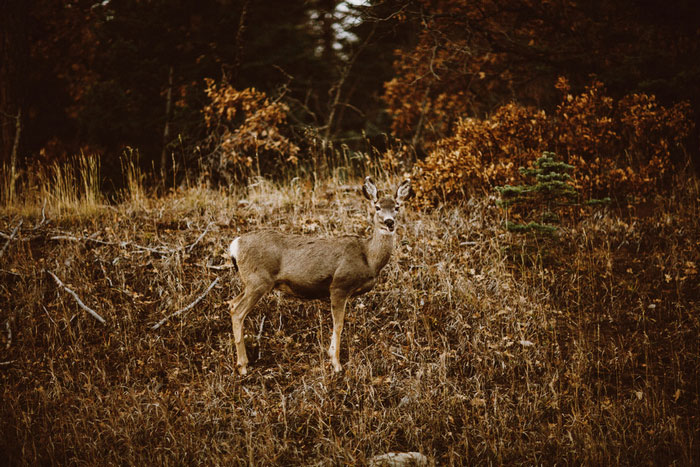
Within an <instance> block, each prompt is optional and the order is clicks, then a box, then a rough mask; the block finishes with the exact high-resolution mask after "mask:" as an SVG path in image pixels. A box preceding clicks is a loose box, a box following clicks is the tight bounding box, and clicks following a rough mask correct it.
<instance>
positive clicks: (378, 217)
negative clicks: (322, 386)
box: [228, 177, 411, 375]
mask: <svg viewBox="0 0 700 467" xmlns="http://www.w3.org/2000/svg"><path fill="white" fill-rule="evenodd" d="M362 192H363V193H364V195H365V197H366V198H367V199H369V200H370V201H371V203H372V206H373V210H374V233H373V234H372V236H371V237H370V238H368V239H363V238H360V237H357V236H345V237H337V238H314V237H308V236H302V235H291V234H285V233H281V232H276V231H271V230H263V231H259V232H251V233H247V234H244V235H242V236H240V237H237V238H236V239H234V240H233V242H231V245H230V247H229V254H230V255H231V257H232V259H233V262H234V265H236V267H237V268H238V272H239V275H240V278H241V282H242V283H243V289H242V292H241V293H240V294H239V295H238V296H237V297H236V298H234V299H233V300H230V301H229V302H228V303H229V306H230V312H231V322H232V324H233V339H234V342H235V343H236V352H237V354H238V360H237V364H238V367H239V371H240V373H241V374H243V375H245V374H246V372H247V365H248V356H247V354H246V350H245V343H244V342H243V321H244V320H245V317H246V315H247V314H248V313H249V312H250V310H252V309H253V307H254V306H255V304H256V303H257V302H258V300H260V298H262V296H263V295H265V294H266V293H268V292H269V291H270V290H272V289H274V288H276V289H278V290H281V291H282V292H285V293H288V294H291V295H295V296H297V297H300V298H306V299H313V298H326V297H330V299H331V311H332V314H333V335H332V337H331V344H330V347H329V348H328V355H329V356H330V358H331V362H332V364H333V369H334V370H335V371H336V372H338V371H341V370H342V366H341V364H340V360H339V358H338V355H339V351H340V334H341V333H342V332H343V319H344V317H345V304H346V302H347V301H348V298H350V297H352V296H356V295H360V294H363V293H366V292H368V291H370V290H371V289H372V287H374V284H375V283H376V281H377V277H378V276H379V272H380V271H381V269H382V268H383V267H384V266H385V265H386V263H387V262H388V261H389V257H390V256H391V252H392V250H393V248H394V232H395V230H396V214H397V213H398V210H399V207H400V206H401V205H402V204H403V202H404V201H405V200H406V199H407V198H408V197H409V196H410V194H411V184H410V180H405V181H404V182H402V183H401V184H400V185H399V186H398V187H397V189H396V194H395V195H394V197H393V198H392V197H391V196H386V197H383V198H381V199H380V198H378V196H377V187H376V186H375V185H374V182H373V181H372V178H371V177H367V178H365V181H364V184H363V185H362Z"/></svg>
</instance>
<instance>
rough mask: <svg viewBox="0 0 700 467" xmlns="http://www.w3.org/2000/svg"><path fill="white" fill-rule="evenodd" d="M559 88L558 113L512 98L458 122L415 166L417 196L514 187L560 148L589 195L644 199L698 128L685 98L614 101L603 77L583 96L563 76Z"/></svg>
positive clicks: (440, 198)
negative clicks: (544, 155) (669, 103)
mask: <svg viewBox="0 0 700 467" xmlns="http://www.w3.org/2000/svg"><path fill="white" fill-rule="evenodd" d="M556 87H557V89H559V90H560V91H561V92H562V101H561V103H560V104H559V106H558V107H557V110H556V112H555V113H554V114H551V115H548V114H546V113H545V112H544V111H543V110H537V109H534V108H531V107H524V106H521V105H519V104H515V103H511V104H508V105H505V106H502V107H500V108H499V109H498V110H496V112H495V113H494V114H493V115H492V116H490V117H489V118H487V119H475V118H462V119H460V120H459V121H458V122H457V124H456V125H455V127H454V130H453V134H452V136H450V137H447V138H443V139H441V140H440V141H438V142H437V143H436V144H435V146H434V148H433V150H432V151H431V152H430V154H429V155H428V157H427V158H426V159H425V160H424V161H421V162H419V163H418V164H417V166H416V168H415V171H414V178H415V179H416V183H415V184H414V190H415V192H416V195H417V201H418V202H419V203H420V204H423V205H435V204H437V203H439V202H444V201H452V200H455V201H456V200H461V199H464V198H465V197H466V196H467V195H470V194H473V193H475V192H478V191H490V189H491V188H492V187H493V186H500V185H506V184H513V183H514V182H516V181H517V180H519V179H520V174H519V173H518V168H519V167H526V166H528V165H530V164H531V163H532V161H534V160H535V159H536V158H537V157H538V156H539V155H540V154H541V152H542V151H555V152H556V153H557V154H558V155H559V156H560V157H561V158H562V159H563V160H564V161H566V162H568V163H570V164H572V165H574V166H575V170H574V172H573V174H572V175H573V177H574V186H575V187H576V189H577V190H579V191H581V192H582V195H583V197H584V199H587V198H590V197H591V196H617V197H624V196H626V195H628V194H631V195H634V196H638V197H644V196H647V195H649V194H651V193H653V192H654V191H655V190H657V189H658V188H659V187H660V186H661V185H662V182H663V181H664V180H665V178H666V176H667V175H668V174H669V172H670V166H671V157H672V154H673V153H674V152H675V151H678V150H681V149H682V147H683V143H684V141H685V139H686V138H687V136H688V135H689V134H690V131H691V128H692V121H691V119H690V107H689V105H688V104H687V103H680V104H676V105H674V106H673V107H671V108H666V107H663V106H661V105H659V104H658V103H657V102H656V100H655V98H654V96H648V95H646V94H631V95H628V96H626V97H624V98H623V99H621V100H619V101H616V100H614V99H613V98H611V97H609V96H607V95H606V94H605V88H604V87H603V84H602V83H601V82H599V81H594V82H593V83H591V85H590V86H588V87H587V88H586V89H585V91H584V92H583V93H581V94H579V95H572V94H570V93H569V85H568V82H567V81H566V80H565V79H564V78H560V79H559V81H558V82H557V85H556Z"/></svg>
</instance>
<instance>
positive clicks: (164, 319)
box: [151, 277, 220, 330]
mask: <svg viewBox="0 0 700 467" xmlns="http://www.w3.org/2000/svg"><path fill="white" fill-rule="evenodd" d="M219 279H220V278H219V277H217V278H216V279H214V282H212V283H211V284H209V287H207V290H205V291H204V293H203V294H202V295H200V296H199V297H197V299H196V300H195V301H193V302H192V303H190V304H189V305H187V306H186V307H185V308H183V309H182V310H178V311H176V312H175V313H173V314H172V315H170V316H166V317H165V318H163V319H161V320H160V321H158V322H157V323H156V324H154V325H153V326H152V327H151V329H153V330H156V329H158V328H159V327H161V326H162V325H163V324H164V323H165V322H166V321H168V320H169V319H170V318H174V317H176V316H179V315H181V314H182V313H184V312H186V311H187V310H190V309H191V308H193V307H194V306H195V305H197V303H199V302H201V301H202V299H204V297H206V296H207V294H208V293H209V291H210V290H211V289H213V288H214V286H215V285H216V284H217V283H218V282H219Z"/></svg>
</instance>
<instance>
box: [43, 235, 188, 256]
mask: <svg viewBox="0 0 700 467" xmlns="http://www.w3.org/2000/svg"><path fill="white" fill-rule="evenodd" d="M49 239H50V240H69V241H71V242H93V243H98V244H100V245H117V246H119V247H121V248H126V247H127V246H133V247H134V248H136V249H137V250H143V251H150V252H151V253H156V254H159V255H167V254H172V253H176V252H177V251H179V250H182V248H176V249H170V248H165V247H163V248H162V249H159V248H151V247H148V246H142V245H137V244H136V243H132V242H110V241H107V240H100V239H98V238H92V237H73V236H71V235H54V236H53V237H49Z"/></svg>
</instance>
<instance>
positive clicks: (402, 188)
mask: <svg viewBox="0 0 700 467" xmlns="http://www.w3.org/2000/svg"><path fill="white" fill-rule="evenodd" d="M412 196H413V190H412V189H411V179H408V178H407V179H406V180H404V181H403V182H401V184H400V185H399V186H398V187H397V188H396V202H397V203H398V204H399V206H400V205H402V204H403V202H404V201H406V200H407V199H409V198H410V197H412Z"/></svg>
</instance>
